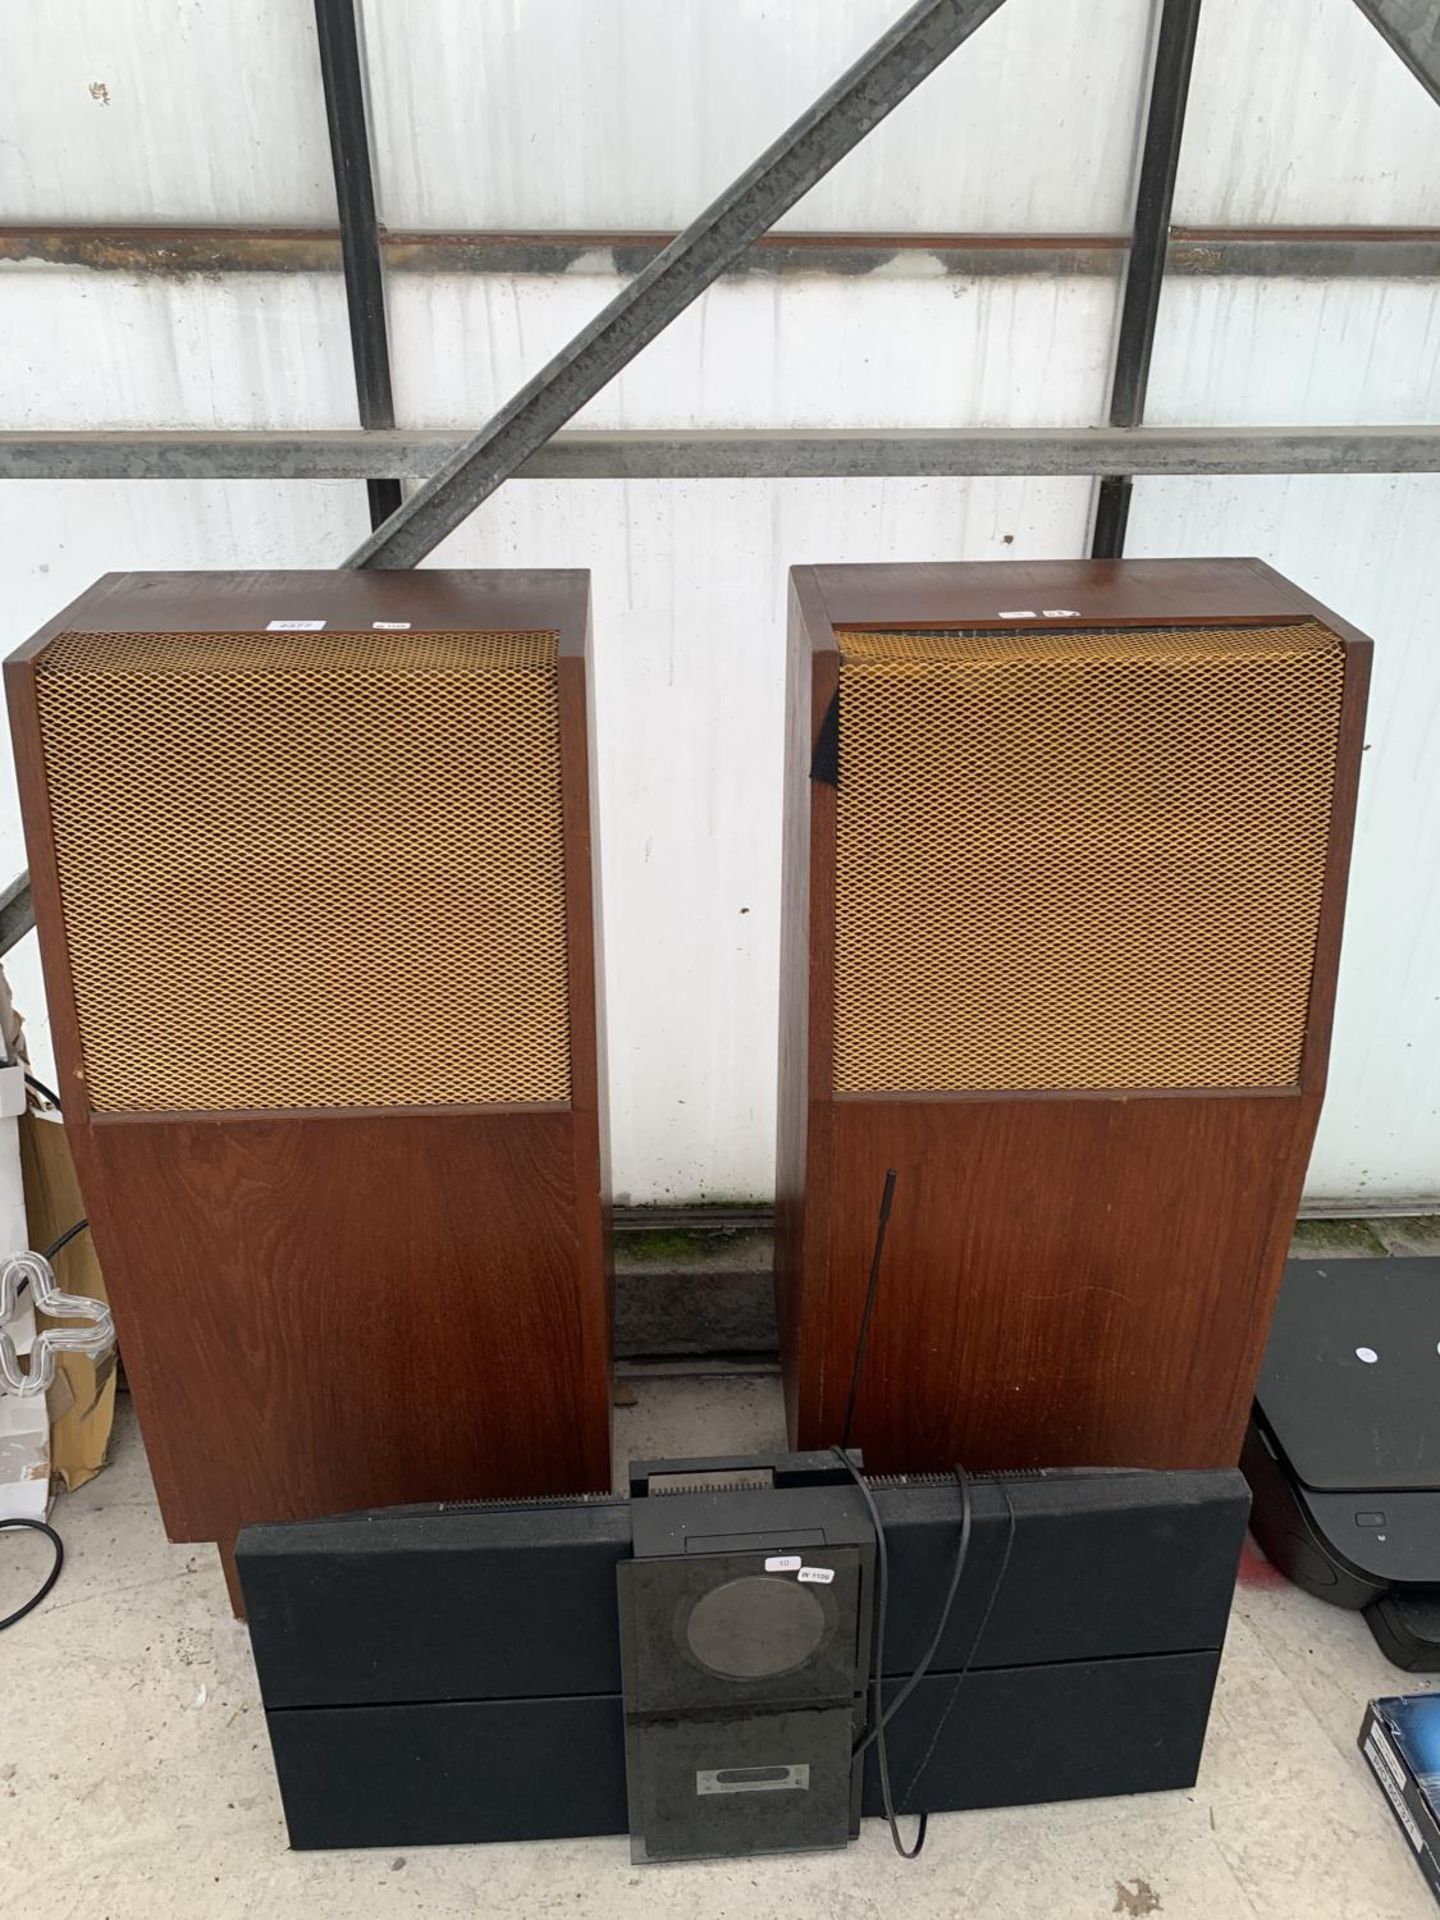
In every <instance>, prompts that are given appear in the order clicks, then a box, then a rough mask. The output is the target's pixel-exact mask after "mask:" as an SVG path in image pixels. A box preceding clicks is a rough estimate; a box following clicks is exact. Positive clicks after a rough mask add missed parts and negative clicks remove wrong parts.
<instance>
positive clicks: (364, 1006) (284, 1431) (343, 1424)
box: [6, 569, 610, 1548]
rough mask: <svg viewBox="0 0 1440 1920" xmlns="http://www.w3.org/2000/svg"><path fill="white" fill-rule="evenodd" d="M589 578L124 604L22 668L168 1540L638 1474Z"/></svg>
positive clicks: (83, 609)
mask: <svg viewBox="0 0 1440 1920" xmlns="http://www.w3.org/2000/svg"><path fill="white" fill-rule="evenodd" d="M588 642H589V584H588V576H587V575H586V574H584V573H580V572H570V573H558V572H557V573H520V572H515V573H461V572H442V571H430V570H428V569H427V570H425V571H421V572H415V573H409V572H403V573H402V572H373V573H367V572H346V573H341V572H335V573H268V574H260V573H257V574H242V573H177V574H111V575H108V576H107V577H106V578H104V579H103V580H101V581H100V582H99V583H98V584H97V585H96V586H95V587H93V588H92V589H91V590H90V591H89V592H88V593H86V594H84V595H82V597H81V598H80V599H79V600H77V601H76V602H75V603H74V604H73V605H72V606H70V607H68V608H67V609H66V610H65V612H63V613H62V614H60V615H59V617H58V618H56V619H55V620H52V621H51V622H50V624H49V625H48V626H47V627H45V628H44V629H43V630H42V631H41V632H40V633H39V634H37V635H36V636H35V638H34V639H33V640H31V641H30V642H29V643H28V644H27V645H26V646H24V647H22V648H21V649H20V650H19V652H18V653H16V654H15V655H14V656H13V657H12V658H11V659H10V661H9V662H8V663H7V666H6V681H7V691H8V695H9V703H10V715H11V726H12V730H13V733H14V739H15V748H16V757H17V761H18V766H19V778H20V791H21V798H22V804H23V809H24V815H25V829H26V837H27V841H28V844H29V852H30V872H31V882H32V886H33V889H34V897H35V909H36V917H37V920H38V923H39V930H40V940H41V947H42V953H43V959H44V966H45V979H46V986H47V991H48V999H49V1004H50V1012H51V1017H52V1022H53V1027H54V1036H55V1052H56V1058H57V1061H58V1063H59V1078H60V1085H61V1090H62V1097H63V1102H64V1108H65V1117H66V1122H67V1126H68V1130H69V1133H70V1137H71V1140H72V1143H73V1145H74V1150H75V1159H76V1163H77V1168H78V1171H79V1174H80V1179H81V1184H82V1186H83V1189H84V1192H85V1197H86V1203H87V1205H88V1207H89V1210H90V1218H91V1221H92V1223H93V1228H94V1234H95V1241H96V1245H97V1248H98V1250H99V1253H100V1256H101V1259H102V1262H103V1265H104V1269H105V1274H106V1278H107V1281H108V1283H109V1286H110V1289H111V1296H112V1299H113V1302H114V1309H115V1318H116V1324H117V1327H118V1330H119V1335H120V1342H121V1347H122V1351H123V1353H124V1358H125V1365H126V1369H127V1372H128V1374H129V1378H130V1382H131V1385H132V1387H133V1390H134V1397H135V1402H136V1406H137V1408H138V1410H139V1414H140V1421H141V1426H142V1428H143V1431H144V1435H145V1441H146V1446H147V1449H148V1451H149V1455H150V1461H151V1465H152V1467H153V1470H154V1474H155V1482H156V1487H157V1490H158V1493H159V1496H160V1503H161V1509H162V1511H163V1514H164V1518H165V1524H166V1527H167V1529H168V1531H169V1533H170V1535H171V1537H172V1538H173V1539H179V1540H191V1539H214V1540H218V1541H219V1542H220V1543H221V1545H222V1548H224V1547H228V1545H229V1544H230V1543H231V1542H232V1541H233V1539H234V1536H235V1534H236V1532H237V1531H238V1529H239V1528H240V1527H241V1526H243V1525H245V1524H246V1523H247V1522H250V1521H268V1520H284V1519H299V1518H304V1517H307V1516H313V1515H317V1514H324V1513H333V1512H336V1511H338V1510H341V1509H345V1508H353V1507H359V1506H383V1505H385V1504H387V1503H390V1502H399V1501H433V1500H443V1499H465V1498H475V1497H477V1496H485V1495H491V1494H542V1493H565V1492H573V1491H574V1490H576V1489H577V1488H578V1489H593V1488H604V1487H608V1486H609V1484H610V1364H609V1322H610V1303H609V1292H608V1283H607V1277H606V1275H607V1264H606V1229H605V1221H604V1217H603V1212H604V1207H605V1199H604V1195H605V1193H606V1188H607V1178H606V1168H605V1152H606V1149H605V1130H604V1125H603V1110H602V1101H601V1088H602V1086H603V1065H602V1061H601V1057H600V1043H599V1038H598V1035H597V954H596V918H597V903H598V873H597V869H596V862H595V859H594V856H593V853H592V848H591V818H592V809H593V798H592V788H591V783H590V749H589V743H588V740H587V727H588V714H589V711H590V700H589V695H588V690H587V675H588V671H589V660H588Z"/></svg>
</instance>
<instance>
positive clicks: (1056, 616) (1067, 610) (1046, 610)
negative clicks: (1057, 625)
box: [1041, 607, 1080, 620]
mask: <svg viewBox="0 0 1440 1920" xmlns="http://www.w3.org/2000/svg"><path fill="white" fill-rule="evenodd" d="M1041 612H1042V613H1043V614H1044V615H1045V618H1046V619H1047V620H1078V619H1079V618H1080V609H1079V608H1078V607H1042V608H1041Z"/></svg>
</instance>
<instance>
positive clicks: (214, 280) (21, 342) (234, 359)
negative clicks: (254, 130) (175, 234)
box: [0, 266, 357, 497]
mask: <svg viewBox="0 0 1440 1920" xmlns="http://www.w3.org/2000/svg"><path fill="white" fill-rule="evenodd" d="M0 310H3V313H4V317H5V351H4V353H3V354H0V420H3V421H4V423H5V425H6V426H7V427H11V428H14V427H34V428H75V429H80V428H87V427H88V428H106V427H353V426H354V425H355V424H356V419H357V415H356V409H355V380H354V375H353V374H352V373H351V371H350V335H349V331H348V328H347V325H346V319H345V288H344V284H343V282H342V281H341V279H340V276H339V274H333V273H332V274H299V273H233V274H212V275H197V276H192V277H189V278H185V279H179V278H177V279H159V278H156V277H154V276H146V275H140V274H126V273H96V272H92V271H90V270H89V269H88V268H84V267H31V266H9V267H0ZM7 497H8V496H7Z"/></svg>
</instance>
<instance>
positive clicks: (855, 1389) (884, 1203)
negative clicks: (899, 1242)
mask: <svg viewBox="0 0 1440 1920" xmlns="http://www.w3.org/2000/svg"><path fill="white" fill-rule="evenodd" d="M894 1198H895V1169H894V1168H893V1167H891V1169H890V1170H889V1172H888V1173H887V1174H886V1175H885V1191H884V1193H883V1194H882V1195H881V1198H880V1218H879V1220H878V1221H877V1222H876V1226H875V1251H874V1253H873V1254H871V1256H870V1285H869V1286H868V1287H867V1288H866V1290H865V1311H864V1313H863V1314H862V1315H861V1318H860V1337H859V1339H858V1340H857V1341H856V1342H855V1365H854V1367H853V1369H852V1370H851V1374H850V1398H849V1399H848V1400H847V1401H846V1403H845V1424H844V1426H843V1427H842V1428H841V1429H840V1445H841V1446H842V1447H846V1448H848V1447H849V1445H850V1430H851V1428H852V1427H853V1426H854V1424H855V1400H856V1396H857V1395H858V1394H859V1392H860V1375H861V1373H862V1372H863V1371H864V1367H865V1349H866V1348H867V1347H868V1346H869V1344H870V1322H871V1321H872V1320H873V1319H874V1317H875V1296H876V1294H877V1293H878V1292H879V1290H880V1256H881V1255H882V1254H883V1253H884V1251H885V1229H886V1227H888V1226H889V1224H890V1202H891V1201H892V1200H893V1199H894Z"/></svg>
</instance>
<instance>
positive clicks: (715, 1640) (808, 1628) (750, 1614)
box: [685, 1574, 825, 1680]
mask: <svg viewBox="0 0 1440 1920" xmlns="http://www.w3.org/2000/svg"><path fill="white" fill-rule="evenodd" d="M824 1637H825V1609H824V1607H823V1606H822V1605H821V1604H820V1602H819V1600H818V1599H817V1598H816V1597H815V1595H814V1594H813V1593H812V1592H811V1591H810V1589H809V1588H808V1587H802V1586H797V1585H796V1583H795V1582H794V1581H793V1580H781V1579H778V1578H777V1577H775V1576H774V1575H764V1574H748V1575H746V1577H745V1578H744V1579H741V1580H727V1581H726V1583H725V1585H724V1586H723V1587H714V1588H712V1589H711V1591H710V1592H709V1593H707V1594H704V1595H702V1596H701V1598H700V1599H699V1600H697V1601H696V1602H695V1605H694V1606H693V1607H692V1608H691V1610H690V1618H689V1619H688V1621H687V1622H686V1623H685V1638H686V1641H687V1643H688V1644H689V1648H690V1651H691V1653H693V1654H694V1656H695V1658H696V1659H697V1660H698V1661H699V1662H700V1664H701V1666H702V1667H705V1668H707V1669H708V1670H709V1671H710V1672H711V1673H718V1674H720V1675H722V1676H723V1677H724V1678H725V1679H727V1680H760V1679H764V1678H766V1677H767V1676H769V1675H773V1674H778V1673H789V1672H790V1670H791V1669H792V1668H793V1667H798V1666H800V1665H802V1664H803V1662H805V1661H806V1660H808V1659H809V1658H810V1656H811V1654H812V1653H814V1651H815V1649H816V1648H817V1647H818V1646H819V1644H820V1642H821V1641H822V1640H823V1639H824Z"/></svg>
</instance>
